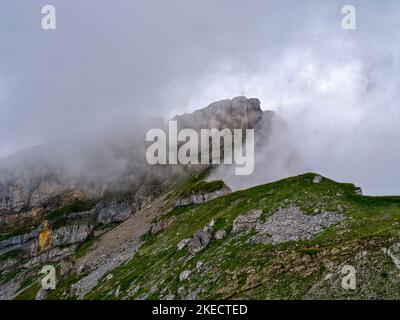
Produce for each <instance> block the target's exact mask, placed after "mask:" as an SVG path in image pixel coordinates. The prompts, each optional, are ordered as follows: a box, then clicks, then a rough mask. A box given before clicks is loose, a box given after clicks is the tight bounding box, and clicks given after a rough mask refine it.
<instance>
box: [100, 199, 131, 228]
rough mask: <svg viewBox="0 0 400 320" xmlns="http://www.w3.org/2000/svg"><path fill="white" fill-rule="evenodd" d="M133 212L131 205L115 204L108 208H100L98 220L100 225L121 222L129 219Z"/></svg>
mask: <svg viewBox="0 0 400 320" xmlns="http://www.w3.org/2000/svg"><path fill="white" fill-rule="evenodd" d="M132 212H133V210H132V206H131V205H130V204H129V203H127V202H123V203H118V202H113V203H111V204H109V205H107V206H104V207H101V208H99V211H98V215H97V220H98V222H99V223H100V224H108V223H112V222H121V221H124V220H126V219H128V218H129V216H130V215H131V214H132Z"/></svg>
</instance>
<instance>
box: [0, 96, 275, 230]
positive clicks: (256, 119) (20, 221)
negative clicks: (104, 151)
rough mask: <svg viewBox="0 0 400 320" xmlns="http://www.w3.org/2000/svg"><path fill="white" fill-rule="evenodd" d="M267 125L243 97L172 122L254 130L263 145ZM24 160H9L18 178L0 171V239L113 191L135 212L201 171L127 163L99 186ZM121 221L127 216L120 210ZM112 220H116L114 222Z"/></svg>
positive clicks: (103, 217) (103, 215) (267, 115)
mask: <svg viewBox="0 0 400 320" xmlns="http://www.w3.org/2000/svg"><path fill="white" fill-rule="evenodd" d="M272 119H273V113H272V112H263V111H262V110H261V108H260V101H259V100H258V99H254V98H252V99H247V98H245V97H236V98H233V99H231V100H230V99H227V100H221V101H217V102H214V103H212V104H210V105H209V106H207V107H206V108H204V109H201V110H197V111H195V112H193V113H191V114H184V115H181V116H176V117H174V120H176V121H177V123H178V127H179V128H193V129H195V130H200V129H212V128H216V129H218V130H221V129H224V128H229V129H250V128H256V130H257V132H258V135H259V136H260V137H262V139H263V140H265V138H266V136H268V135H269V131H268V130H269V128H270V127H271V122H272ZM143 140H144V137H143ZM139 147H140V148H141V147H142V146H141V145H140V146H138V148H137V149H139V150H140V148H139ZM143 155H144V152H143ZM22 157H24V159H23V160H22V161H21V159H19V158H22ZM26 158H27V154H25V153H24V154H23V155H21V156H19V155H16V156H14V159H15V160H16V161H20V162H23V165H22V169H21V168H19V169H18V172H16V170H14V169H13V166H12V165H11V166H5V167H2V168H1V167H0V233H1V232H9V231H14V230H15V229H24V228H25V227H27V226H35V225H37V224H38V223H39V222H40V221H41V220H42V219H43V218H44V217H45V215H46V213H49V212H51V211H52V210H55V209H56V208H58V207H61V206H63V205H64V204H66V203H69V202H71V201H76V200H87V199H99V198H101V197H102V196H103V195H104V194H105V193H107V192H110V191H111V192H113V191H114V188H116V187H117V188H120V189H121V190H118V192H120V191H122V192H125V191H128V192H132V190H134V191H133V193H136V194H138V195H140V196H139V197H136V199H135V201H136V202H138V203H137V204H136V206H137V207H140V203H141V202H146V201H147V200H146V199H147V198H149V197H150V198H151V197H153V196H154V194H157V193H159V192H161V191H162V189H163V188H164V187H165V186H167V185H169V183H170V182H171V180H172V179H173V177H176V176H184V175H187V174H188V173H190V172H192V170H199V169H201V166H199V167H186V168H183V167H182V166H175V167H173V168H171V167H168V168H166V167H165V166H164V167H152V168H149V166H148V165H147V164H146V163H145V162H144V161H142V162H140V163H137V161H136V162H134V160H131V162H132V163H131V164H129V163H128V165H126V172H125V173H124V172H122V173H120V177H121V178H120V179H119V178H118V176H117V178H116V180H113V181H112V183H108V184H107V183H104V182H103V181H101V182H99V181H96V180H90V179H84V178H80V177H76V176H70V175H68V173H67V172H65V171H63V169H62V168H58V167H57V164H56V163H49V162H46V161H47V160H44V158H41V157H32V160H29V159H26ZM28 158H29V157H28ZM11 162H13V161H11ZM127 162H129V159H127ZM160 180H161V181H160ZM121 186H123V187H121ZM114 211H115V210H114ZM110 215H111V216H115V215H121V213H112V214H110V213H107V212H104V211H102V212H100V214H99V221H103V222H106V221H108V222H112V220H113V218H110V217H108V216H110ZM123 216H124V217H127V216H128V214H127V211H126V210H125V213H124V214H123ZM118 220H120V218H117V221H118Z"/></svg>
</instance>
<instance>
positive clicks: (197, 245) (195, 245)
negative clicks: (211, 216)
mask: <svg viewBox="0 0 400 320" xmlns="http://www.w3.org/2000/svg"><path fill="white" fill-rule="evenodd" d="M210 240H211V236H210V234H209V233H208V232H206V231H204V230H199V231H197V233H196V234H195V235H194V236H193V238H192V239H190V240H189V242H188V244H187V246H188V251H189V252H190V253H191V254H196V253H197V252H199V251H201V250H203V249H204V248H205V247H206V246H207V245H208V244H209V243H210Z"/></svg>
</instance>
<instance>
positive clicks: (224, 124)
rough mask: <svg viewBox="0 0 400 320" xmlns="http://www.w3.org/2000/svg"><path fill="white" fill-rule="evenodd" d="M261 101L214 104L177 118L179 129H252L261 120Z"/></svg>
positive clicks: (241, 98)
mask: <svg viewBox="0 0 400 320" xmlns="http://www.w3.org/2000/svg"><path fill="white" fill-rule="evenodd" d="M262 116H263V112H262V110H261V108H260V100H258V99H255V98H251V99H247V98H246V97H236V98H233V99H226V100H221V101H217V102H214V103H212V104H210V105H209V106H208V107H206V108H204V109H201V110H197V111H195V112H193V113H191V114H184V115H182V116H176V117H174V118H173V120H176V121H177V122H178V128H192V129H194V130H200V129H206V128H215V129H218V130H221V129H224V128H228V129H252V128H254V127H255V126H256V124H257V123H258V122H259V121H260V120H261V118H262Z"/></svg>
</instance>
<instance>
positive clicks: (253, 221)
mask: <svg viewBox="0 0 400 320" xmlns="http://www.w3.org/2000/svg"><path fill="white" fill-rule="evenodd" d="M261 214H262V211H261V210H259V209H255V210H251V211H249V212H248V213H245V214H242V215H240V216H239V217H237V218H236V219H235V220H234V221H233V227H232V232H233V233H239V232H245V231H248V230H251V229H253V228H254V227H255V226H256V225H257V224H258V223H259V219H260V217H261Z"/></svg>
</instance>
